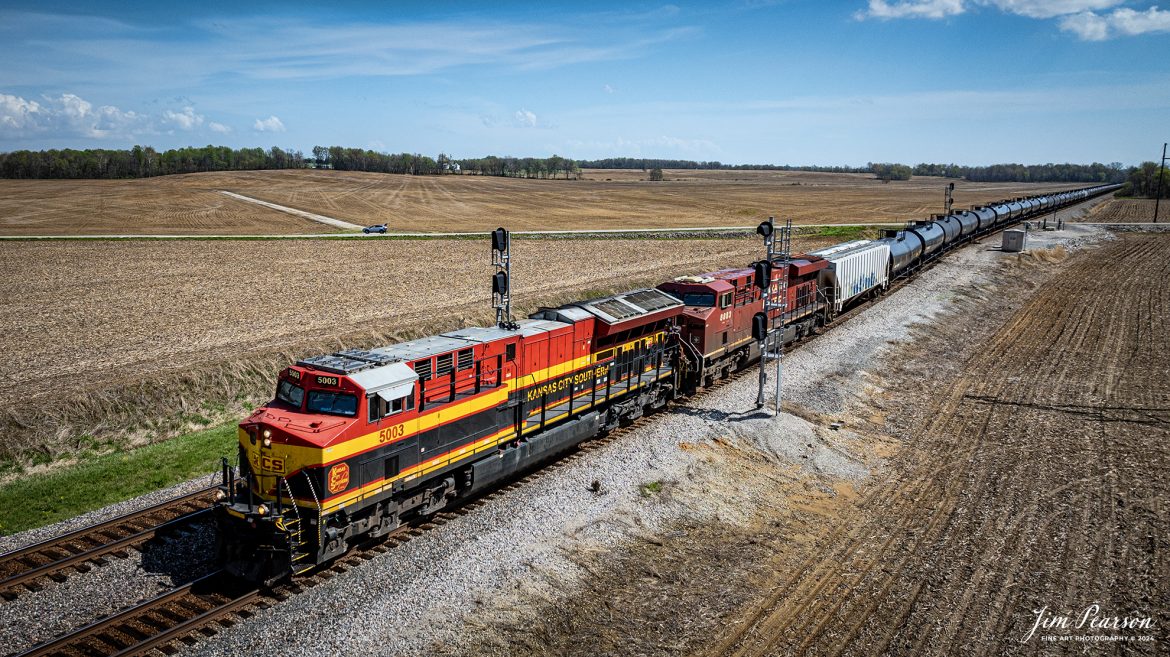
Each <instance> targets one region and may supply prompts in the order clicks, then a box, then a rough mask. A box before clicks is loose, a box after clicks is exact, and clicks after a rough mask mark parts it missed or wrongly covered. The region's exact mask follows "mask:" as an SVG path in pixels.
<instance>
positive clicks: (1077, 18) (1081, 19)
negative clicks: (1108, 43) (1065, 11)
mask: <svg viewBox="0 0 1170 657" xmlns="http://www.w3.org/2000/svg"><path fill="white" fill-rule="evenodd" d="M1060 29H1062V30H1064V31H1065V32H1072V33H1073V34H1075V35H1077V36H1079V37H1080V38H1081V39H1082V40H1084V41H1104V40H1105V39H1107V38H1109V21H1108V20H1106V19H1104V18H1102V17H1101V16H1098V15H1097V14H1094V13H1093V12H1091V11H1085V12H1081V13H1079V14H1073V15H1072V16H1065V17H1064V18H1061V19H1060Z"/></svg>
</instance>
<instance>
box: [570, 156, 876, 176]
mask: <svg viewBox="0 0 1170 657" xmlns="http://www.w3.org/2000/svg"><path fill="white" fill-rule="evenodd" d="M578 164H579V165H580V166H581V168H582V169H641V170H643V171H650V170H653V169H728V170H743V171H757V170H758V171H815V172H819V173H870V170H869V167H841V166H831V167H830V166H815V165H789V164H724V163H722V162H720V161H718V160H712V161H710V162H696V161H694V160H660V159H656V158H644V157H607V158H602V159H600V160H581V161H580V162H579V163H578Z"/></svg>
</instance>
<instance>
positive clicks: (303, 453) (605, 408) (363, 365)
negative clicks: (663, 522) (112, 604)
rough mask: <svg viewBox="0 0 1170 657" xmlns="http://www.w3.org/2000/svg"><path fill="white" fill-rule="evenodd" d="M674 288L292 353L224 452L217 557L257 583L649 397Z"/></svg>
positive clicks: (624, 413) (489, 478) (671, 374)
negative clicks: (503, 322) (232, 450)
mask: <svg viewBox="0 0 1170 657" xmlns="http://www.w3.org/2000/svg"><path fill="white" fill-rule="evenodd" d="M681 311H682V303H681V302H679V301H678V300H676V299H674V298H673V297H671V296H669V295H667V294H665V293H663V292H661V291H658V290H653V289H645V290H636V291H633V292H627V293H624V294H620V295H617V296H612V297H607V298H603V299H595V300H591V301H585V302H580V303H575V304H569V305H566V306H562V307H560V308H549V309H542V310H541V311H539V312H538V313H536V314H534V315H533V316H532V318H530V319H529V320H525V321H522V322H520V323H518V324H514V325H509V326H507V327H491V328H466V329H462V330H458V331H451V332H449V333H444V334H442V335H438V336H433V337H428V338H423V339H420V340H413V341H410V342H404V343H401V344H396V345H393V346H389V347H384V348H380V349H373V350H368V351H366V350H347V351H340V352H337V353H334V354H329V355H325V356H318V357H314V358H308V359H304V360H301V361H298V362H297V363H296V364H295V365H293V366H290V367H288V368H287V369H285V370H284V371H283V372H281V374H280V378H279V381H278V383H277V389H276V396H275V399H273V400H272V401H271V402H270V403H268V404H266V405H264V406H263V407H261V408H258V409H257V410H256V411H255V412H254V413H253V414H252V415H251V416H250V417H248V418H247V419H246V420H245V421H244V422H242V423H241V424H240V430H239V444H240V460H239V462H240V466H239V475H238V477H237V476H236V475H235V474H234V472H233V470H232V469H231V468H229V467H228V466H227V463H226V461H225V464H224V486H223V489H222V499H221V501H220V502H219V505H218V513H217V523H218V530H219V531H218V535H219V538H220V545H219V549H220V557H221V559H222V560H223V562H224V564H225V567H226V568H227V569H228V570H229V572H233V573H235V574H237V575H239V576H242V577H245V578H247V579H250V580H254V581H261V582H271V581H275V580H278V579H281V578H283V577H286V576H288V575H291V574H296V573H299V572H302V571H304V570H306V569H308V568H311V567H313V566H314V565H316V564H319V563H322V562H324V561H328V560H329V559H332V558H334V557H336V556H338V555H341V554H343V553H344V552H345V551H346V550H347V549H348V548H349V545H350V544H351V543H353V542H354V541H356V540H360V539H363V538H367V537H377V536H380V535H384V534H386V533H388V532H390V531H392V530H393V529H395V528H397V527H398V526H400V525H401V524H402V523H403V522H406V521H408V520H409V519H411V518H412V517H416V516H421V515H426V514H429V513H433V512H434V511H436V510H438V509H440V508H442V507H444V506H445V505H446V504H447V503H448V502H450V501H451V500H452V499H454V498H457V497H461V496H466V495H470V494H472V493H474V492H476V491H478V490H479V489H481V488H483V487H485V486H487V485H489V484H491V483H492V482H494V481H496V480H498V479H500V478H501V477H504V476H506V475H508V474H511V473H514V472H517V471H520V470H522V469H524V468H526V467H529V466H531V465H533V464H535V463H537V462H539V461H541V460H544V459H547V458H549V457H551V456H553V455H555V454H557V453H558V452H561V451H564V450H565V449H568V448H570V447H572V446H573V445H576V444H577V443H579V442H581V441H582V440H585V439H586V438H589V437H591V436H594V435H596V434H597V433H598V432H600V431H603V430H606V429H609V428H613V427H615V426H617V425H618V423H619V422H621V421H624V420H628V419H632V418H635V417H638V416H640V415H641V414H642V413H643V411H644V410H645V409H647V408H654V407H661V406H662V405H664V404H665V403H666V401H667V400H669V399H670V398H671V397H672V396H673V395H674V394H675V391H676V390H677V376H676V374H677V373H676V367H675V363H676V362H677V358H676V354H675V350H676V349H677V344H676V341H675V340H674V339H673V338H672V335H671V332H672V331H673V330H674V326H675V324H676V318H677V316H678V314H679V313H680V312H681Z"/></svg>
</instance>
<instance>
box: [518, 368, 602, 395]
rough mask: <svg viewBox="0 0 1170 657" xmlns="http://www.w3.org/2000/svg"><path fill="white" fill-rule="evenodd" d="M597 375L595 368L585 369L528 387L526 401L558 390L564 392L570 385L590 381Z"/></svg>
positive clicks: (573, 385) (552, 393)
mask: <svg viewBox="0 0 1170 657" xmlns="http://www.w3.org/2000/svg"><path fill="white" fill-rule="evenodd" d="M596 375H597V370H587V371H585V372H577V373H576V374H573V375H571V376H566V377H565V378H563V379H557V380H556V381H549V382H548V383H545V384H544V385H539V386H536V387H535V388H529V389H528V397H527V399H528V401H535V400H537V399H540V398H541V397H543V396H545V395H554V394H556V393H558V392H564V391H565V390H567V389H569V388H570V387H575V386H579V385H581V384H582V383H587V382H589V381H592V380H593V378H594V377H595V376H596Z"/></svg>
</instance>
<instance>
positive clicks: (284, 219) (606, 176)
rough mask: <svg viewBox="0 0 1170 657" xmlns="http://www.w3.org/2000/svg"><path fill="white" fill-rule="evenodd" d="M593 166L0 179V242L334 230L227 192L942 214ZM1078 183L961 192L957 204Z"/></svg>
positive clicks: (420, 212) (361, 216)
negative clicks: (562, 172) (500, 172)
mask: <svg viewBox="0 0 1170 657" xmlns="http://www.w3.org/2000/svg"><path fill="white" fill-rule="evenodd" d="M645 177H646V175H645V173H643V172H641V171H626V170H622V171H610V170H587V171H586V172H585V173H584V176H583V179H581V180H523V179H516V178H499V177H489V176H472V175H463V176H454V175H451V176H407V175H391V174H378V173H360V172H345V171H324V170H321V171H317V170H291V171H240V172H227V173H198V174H190V175H182V176H163V177H159V178H149V179H144V180H81V181H75V180H0V235H108V234H127V233H128V234H150V235H160V234H191V235H210V234H289V233H295V234H304V233H330V232H337V231H336V229H334V228H331V227H329V226H326V225H323V224H319V223H315V222H312V221H309V220H307V219H303V218H300V217H296V216H292V215H289V214H286V213H282V212H278V211H276V210H272V209H269V208H265V207H261V206H257V205H254V204H250V203H246V202H243V201H239V200H235V199H231V198H229V197H226V196H225V195H223V194H221V193H219V192H220V191H221V190H227V191H231V192H235V193H238V194H243V195H245V196H249V197H252V198H257V199H261V200H264V201H268V202H271V203H276V204H278V205H283V206H286V207H291V208H295V209H298V210H303V211H306V212H312V213H316V214H321V215H324V216H328V217H332V218H334V219H340V220H343V221H347V222H351V223H354V224H358V225H369V224H380V223H388V224H389V225H390V228H391V230H393V231H417V232H447V231H485V230H491V229H493V228H495V227H496V226H501V225H502V226H505V227H507V228H510V229H512V230H581V229H607V228H662V227H687V226H690V227H705V226H744V225H755V224H756V223H757V222H759V221H761V220H762V219H764V218H766V217H767V216H769V215H776V216H778V217H781V218H788V217H791V218H792V219H793V221H795V222H797V223H875V222H901V221H906V220H909V219H918V218H923V217H926V216H928V215H929V214H930V213H932V212H941V211H942V209H943V208H942V204H943V188H944V186H945V185H946V184H947V183H948V182H950V181H947V180H944V179H941V178H914V179H912V180H909V181H902V182H891V183H888V184H885V183H882V182H881V181H879V180H876V179H874V178H873V177H872V176H870V175H868V174H828V173H807V172H794V171H793V172H789V171H668V172H666V178H667V180H666V181H665V182H657V183H651V182H648V181H645V180H640V179H639V178H645ZM1069 187H1076V185H1051V184H1028V183H969V182H965V181H958V182H956V189H955V200H956V204H957V205H959V206H963V205H969V204H975V203H985V202H989V201H994V200H999V199H1003V198H1009V197H1014V196H1020V195H1025V194H1036V193H1041V192H1044V191H1049V190H1053V189H1066V188H1069Z"/></svg>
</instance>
